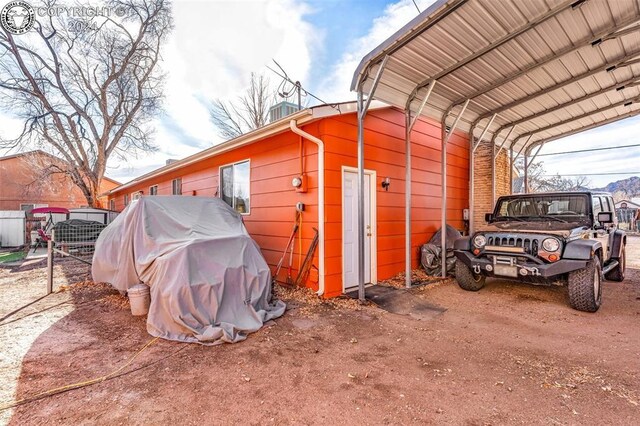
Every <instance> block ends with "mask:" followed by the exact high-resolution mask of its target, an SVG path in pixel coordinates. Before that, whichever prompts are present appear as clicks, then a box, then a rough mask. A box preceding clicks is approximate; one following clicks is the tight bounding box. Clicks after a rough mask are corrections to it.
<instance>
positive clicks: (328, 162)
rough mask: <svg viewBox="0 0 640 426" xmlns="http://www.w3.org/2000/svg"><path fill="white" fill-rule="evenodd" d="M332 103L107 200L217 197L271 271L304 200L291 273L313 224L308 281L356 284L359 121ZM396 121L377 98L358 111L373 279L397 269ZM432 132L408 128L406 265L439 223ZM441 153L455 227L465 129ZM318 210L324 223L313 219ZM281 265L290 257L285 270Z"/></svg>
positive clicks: (400, 127) (400, 209)
mask: <svg viewBox="0 0 640 426" xmlns="http://www.w3.org/2000/svg"><path fill="white" fill-rule="evenodd" d="M336 108H338V107H336V106H327V105H324V106H318V107H313V108H310V109H306V110H303V111H299V112H297V113H294V114H292V115H290V116H288V117H285V118H283V119H281V120H279V121H276V122H273V123H270V124H268V125H266V126H265V127H262V128H260V129H258V130H255V131H253V132H251V133H248V134H245V135H242V136H240V137H238V138H235V139H232V140H230V141H227V142H224V143H222V144H220V145H216V146H213V147H211V148H208V149H206V150H204V151H202V152H199V153H197V154H194V155H192V156H190V157H187V158H185V159H182V160H179V161H176V162H172V163H171V164H168V165H166V166H164V167H161V168H159V169H157V170H155V171H153V172H150V173H147V174H145V175H143V176H140V177H139V178H137V179H134V180H133V181H131V182H128V183H126V184H124V185H122V186H120V187H117V188H115V189H113V190H112V191H110V192H109V193H108V197H109V203H110V208H112V209H115V210H117V211H120V210H122V209H124V208H125V207H126V205H127V204H129V203H130V202H132V200H135V199H136V198H137V197H140V196H143V195H144V196H146V195H171V194H177V195H183V196H193V195H196V196H208V197H220V198H222V199H224V200H225V201H226V202H227V203H228V204H229V205H230V206H232V207H233V208H235V209H236V210H237V211H239V212H240V213H242V214H243V215H244V221H245V224H246V226H247V229H248V231H249V233H250V234H251V235H252V237H253V238H254V239H255V240H256V241H257V243H258V244H259V245H260V247H261V249H262V252H263V254H264V256H265V258H266V260H267V263H268V264H269V265H271V267H272V270H275V266H276V265H277V263H278V261H279V260H280V258H281V256H282V254H283V251H284V250H285V246H286V245H287V241H288V238H289V235H290V234H291V230H292V228H293V224H294V221H295V216H296V204H297V203H303V204H304V212H303V213H302V227H301V231H300V232H299V233H298V236H301V238H302V250H300V246H299V244H300V241H299V240H296V242H295V246H294V247H295V253H294V256H293V269H294V271H293V276H294V277H295V274H296V273H297V268H298V265H299V264H300V263H301V260H304V256H305V254H306V252H307V249H308V247H309V245H310V243H311V240H312V239H313V236H314V230H313V228H317V229H318V230H319V231H320V232H321V233H322V232H323V231H324V235H320V245H319V247H318V250H317V251H316V254H315V259H314V265H315V266H317V267H318V268H319V270H318V271H314V270H312V273H311V274H310V279H309V281H308V282H307V283H306V284H307V286H309V287H312V288H314V289H315V290H318V291H319V293H323V294H324V295H325V296H326V297H332V296H337V295H340V294H342V293H343V292H344V291H345V290H348V289H350V288H353V287H355V286H356V285H357V274H356V272H357V271H356V265H357V263H356V260H357V234H356V228H357V225H356V224H357V218H356V215H357V213H356V212H357V194H356V188H357V185H356V182H357V173H356V169H355V168H356V165H357V147H356V137H357V125H356V113H355V104H354V103H348V104H341V105H339V109H340V111H338V110H337V109H336ZM292 120H293V121H292ZM404 123H405V116H404V113H403V112H402V111H400V110H398V109H395V108H391V107H382V106H380V105H376V107H375V108H374V107H373V106H372V109H371V110H370V112H369V113H368V115H367V119H366V120H365V130H366V137H365V151H366V157H365V158H366V160H365V169H366V173H365V182H366V187H367V188H368V189H367V196H366V200H365V201H366V206H365V209H366V211H367V212H368V213H367V214H366V223H367V239H366V247H367V250H366V251H367V255H366V259H365V263H366V265H367V266H366V268H365V275H366V281H367V282H371V283H376V282H377V281H379V280H383V279H386V278H390V277H392V276H393V275H395V274H397V273H399V272H402V271H404V245H405V219H404V218H405V213H404V211H405V210H404V209H405V208H404V200H405V195H404V189H405V184H404V179H405V167H404V163H405V153H404V148H405V142H404V132H405V130H404ZM292 125H293V126H294V127H295V126H299V127H298V129H301V130H302V131H303V132H306V135H305V137H302V136H300V135H299V134H296V133H295V132H294V130H295V129H292V128H291V126H292ZM440 133H441V132H440V127H439V124H437V123H435V122H433V121H429V120H427V119H422V118H421V119H420V121H419V122H418V123H417V124H416V127H415V130H414V131H413V133H412V154H413V157H412V164H413V197H412V199H413V209H412V225H413V227H412V234H413V241H412V246H413V247H412V249H413V250H412V251H413V253H414V256H413V259H412V262H413V266H414V267H417V266H418V259H419V247H420V246H421V245H422V244H424V243H426V242H427V241H428V240H429V238H431V236H432V235H433V233H434V232H435V231H436V230H437V229H438V228H439V227H440V214H441V213H440V206H441V178H440V176H441V172H440V170H441V163H440V153H441V146H440ZM313 138H318V139H319V140H320V141H322V143H323V145H324V156H319V155H318V146H317V145H316V143H314V142H312V141H311V140H310V139H313ZM316 142H318V140H317V139H316ZM447 155H448V157H447V158H448V166H447V176H448V188H449V192H448V204H447V206H448V209H449V214H448V219H449V223H450V224H451V225H453V226H455V227H456V228H458V229H461V230H462V229H464V222H463V209H466V208H468V207H469V202H468V199H469V186H468V182H469V142H468V139H467V137H466V135H465V134H458V133H456V134H455V135H454V137H453V138H452V140H451V141H450V143H449V147H448V150H447ZM319 170H320V173H319V172H318V171H319ZM321 182H324V184H322V183H321ZM386 182H388V183H389V184H388V185H386ZM383 183H384V184H385V185H384V186H383ZM294 184H296V185H300V186H299V187H295V186H294ZM485 186H486V185H485ZM319 187H320V188H321V189H323V191H322V190H321V191H319V190H318V189H319ZM322 197H324V202H322ZM322 210H324V212H323V213H322V212H321V211H322ZM319 215H320V217H323V218H324V222H320V223H319V222H318V217H319ZM203 220H206V218H203ZM300 252H302V253H300ZM288 266H289V256H287V258H286V260H285V268H283V269H288ZM281 278H282V275H281Z"/></svg>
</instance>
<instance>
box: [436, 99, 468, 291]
mask: <svg viewBox="0 0 640 426" xmlns="http://www.w3.org/2000/svg"><path fill="white" fill-rule="evenodd" d="M467 106H469V99H467V100H466V101H464V105H462V109H461V110H460V114H458V116H457V117H456V119H455V121H454V122H453V124H452V125H451V128H450V129H449V131H448V132H447V116H448V115H449V113H450V112H451V108H449V109H447V112H445V113H444V115H443V116H442V147H441V154H442V157H441V166H442V169H441V173H442V176H441V178H442V211H441V213H442V216H441V220H440V230H441V231H440V237H441V238H440V244H441V246H440V247H441V250H440V263H441V264H442V278H447V143H449V139H450V138H451V135H453V132H454V131H455V130H456V127H457V126H458V122H459V121H460V119H461V118H462V116H463V115H464V112H465V111H466V110H467Z"/></svg>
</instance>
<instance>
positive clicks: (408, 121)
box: [404, 80, 436, 288]
mask: <svg viewBox="0 0 640 426" xmlns="http://www.w3.org/2000/svg"><path fill="white" fill-rule="evenodd" d="M435 84H436V81H435V80H433V81H431V83H429V88H428V89H427V93H426V94H425V95H424V99H423V100H422V103H421V104H420V108H418V111H416V113H415V116H414V117H413V119H412V118H411V102H412V101H413V99H409V100H408V101H407V106H406V109H405V124H404V128H405V141H404V142H405V156H406V159H405V196H404V197H405V216H404V220H405V253H404V259H405V260H404V272H405V286H406V287H407V288H410V287H411V195H412V191H411V179H412V177H411V131H412V130H413V126H415V124H416V121H418V117H420V114H422V110H423V109H424V107H425V105H426V104H427V101H428V100H429V97H430V96H431V92H432V91H433V87H434V86H435Z"/></svg>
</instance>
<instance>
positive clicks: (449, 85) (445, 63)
mask: <svg viewBox="0 0 640 426" xmlns="http://www.w3.org/2000/svg"><path fill="white" fill-rule="evenodd" d="M639 22H640V5H639V4H638V1H637V0H578V1H576V0H571V1H566V0H439V1H437V2H436V3H434V4H433V5H432V6H431V7H429V8H428V9H427V10H425V11H424V12H422V13H420V14H419V15H418V16H417V17H416V18H415V19H413V20H412V21H411V22H409V24H407V25H406V26H405V27H404V28H402V29H400V30H399V31H398V32H396V33H395V34H394V35H393V36H391V37H390V38H389V39H387V40H386V41H385V42H384V43H382V44H381V45H380V46H378V47H377V48H376V49H374V50H373V51H372V52H370V53H369V54H368V55H366V56H365V57H364V58H363V59H362V61H361V62H360V64H359V65H358V67H357V69H356V71H355V73H354V76H353V81H352V86H351V89H352V90H355V91H357V95H358V122H359V129H358V130H359V131H358V170H359V178H360V180H359V182H360V184H359V188H358V189H359V209H358V213H359V214H358V228H359V232H358V234H359V240H358V243H359V263H358V266H359V267H358V276H359V288H360V291H359V294H360V298H361V299H364V256H363V255H364V200H363V197H362V194H363V187H364V154H365V153H364V134H363V131H362V130H363V121H364V118H365V116H366V113H367V109H368V105H369V102H370V101H371V100H372V99H378V100H381V101H384V102H386V103H388V104H391V105H393V106H396V107H398V108H402V109H403V110H405V114H406V132H405V134H406V137H405V144H406V188H405V190H406V201H405V203H406V210H405V211H406V214H405V216H406V217H405V220H406V244H405V245H406V249H405V250H406V254H405V256H406V257H405V259H406V276H407V286H410V284H411V283H410V279H411V278H410V277H411V252H410V250H411V152H410V149H411V146H410V143H409V141H410V136H411V130H412V128H413V124H414V123H415V117H417V116H418V115H421V114H422V115H425V116H428V117H430V118H432V119H435V120H437V121H438V122H440V123H441V126H442V139H441V140H442V160H441V161H442V203H443V204H442V221H441V222H442V227H443V228H444V227H445V225H446V209H447V206H446V199H447V198H446V196H447V182H446V167H447V163H446V148H447V141H448V139H449V137H450V135H451V134H452V133H453V131H454V130H456V129H459V130H462V131H464V132H467V133H468V134H469V136H470V140H471V144H470V167H471V170H470V179H471V182H470V185H469V187H470V196H469V201H470V208H471V209H473V200H474V194H473V191H474V184H473V175H474V171H473V167H474V166H473V154H474V152H475V150H476V148H477V147H478V146H479V145H480V143H482V142H485V141H486V142H488V143H491V144H492V145H491V147H492V148H491V149H492V152H493V154H494V155H493V156H492V158H493V166H492V168H493V169H494V171H493V173H494V178H493V182H492V193H493V194H494V198H495V158H496V156H497V153H498V152H500V151H501V150H503V149H507V150H508V151H509V152H510V158H511V160H512V161H514V160H515V158H517V157H518V156H519V155H524V158H525V170H526V165H527V160H528V157H529V156H530V155H531V153H532V150H533V149H535V148H536V147H541V146H542V145H544V144H545V143H547V142H549V141H552V140H556V139H559V138H562V137H565V136H568V135H571V134H575V133H578V132H581V131H584V130H587V129H591V128H594V127H598V126H602V125H605V124H609V123H612V122H615V121H618V120H621V119H624V118H627V117H632V116H635V115H638V114H640V31H638V30H640V25H639ZM539 149H540V148H538V151H539ZM534 156H535V155H534ZM525 181H526V174H525ZM471 218H473V212H472V214H471ZM470 226H471V228H470V231H472V230H473V223H472V220H471V223H470ZM442 235H443V241H442V245H443V246H444V237H445V233H444V232H443V233H442ZM443 255H444V251H443ZM442 263H443V268H442V269H443V271H442V273H443V276H444V274H445V266H444V262H442Z"/></svg>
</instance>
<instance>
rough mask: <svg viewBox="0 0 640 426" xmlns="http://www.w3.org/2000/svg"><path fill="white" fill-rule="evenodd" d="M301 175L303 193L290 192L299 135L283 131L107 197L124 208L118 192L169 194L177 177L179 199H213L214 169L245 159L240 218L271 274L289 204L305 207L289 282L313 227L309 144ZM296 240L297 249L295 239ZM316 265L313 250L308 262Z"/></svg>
mask: <svg viewBox="0 0 640 426" xmlns="http://www.w3.org/2000/svg"><path fill="white" fill-rule="evenodd" d="M305 130H307V131H309V132H312V133H317V132H318V131H317V124H311V125H309V126H307V127H305ZM303 146H304V155H303V158H304V161H303V166H304V171H305V173H306V176H307V189H308V191H307V192H306V193H300V192H296V191H295V189H294V188H293V186H292V185H291V181H292V179H293V178H294V177H296V176H299V175H300V156H299V153H300V145H299V137H298V136H297V135H295V134H293V133H291V132H286V133H282V134H278V135H275V136H272V137H270V138H266V139H264V140H261V141H259V142H256V143H254V144H252V145H249V146H245V147H242V148H238V149H235V150H233V151H230V152H227V153H224V154H221V155H219V156H216V157H214V158H210V159H206V160H202V161H199V162H196V163H193V164H190V165H187V166H185V167H181V168H180V169H178V170H175V171H171V172H167V173H165V174H163V175H161V176H159V177H156V178H154V179H150V180H148V181H145V182H144V183H140V184H138V185H135V186H132V187H129V188H125V189H123V190H121V191H116V192H115V193H113V194H111V195H110V197H109V198H110V199H115V200H116V210H119V211H120V210H122V209H124V194H129V197H130V200H131V196H132V194H134V193H135V192H138V191H142V192H143V195H147V194H149V187H150V186H151V185H158V195H171V193H172V183H171V182H172V180H173V179H176V178H182V195H183V196H190V195H197V196H207V197H213V196H217V193H218V183H219V180H218V179H219V168H220V166H224V165H227V164H232V163H236V162H239V161H243V160H250V180H251V182H250V205H251V208H250V213H249V214H247V215H244V216H243V219H244V222H245V225H246V226H247V230H248V231H249V233H250V234H251V236H252V237H253V238H254V239H255V240H256V242H257V243H258V245H259V246H260V248H261V249H262V254H263V255H264V257H265V259H266V260H267V263H268V264H269V265H270V266H271V269H272V272H273V271H275V267H276V265H277V264H278V261H279V260H280V257H281V256H282V253H283V251H284V249H285V246H286V244H287V241H288V239H289V235H290V234H291V231H292V229H293V225H294V221H295V215H296V213H295V212H296V210H295V205H296V203H298V202H302V203H304V204H305V211H304V213H303V214H302V227H301V229H300V230H299V231H298V234H297V237H298V238H297V239H296V242H295V247H294V256H293V268H292V276H293V278H295V277H296V276H297V272H298V265H299V263H301V262H302V261H304V256H305V255H306V252H307V250H308V249H309V246H310V244H311V240H312V239H313V236H314V231H313V229H312V228H314V227H316V228H317V226H318V225H317V223H318V199H317V188H318V173H317V170H318V153H317V147H316V145H315V144H313V143H310V142H306V141H305V142H304V145H303ZM299 238H301V239H302V251H300V240H299ZM313 263H314V265H318V250H316V255H315V258H314V262H313ZM288 266H289V256H288V255H287V258H286V262H285V266H284V267H283V269H282V272H281V273H280V275H279V276H280V278H281V279H284V278H285V277H286V275H287V270H288ZM310 277H311V279H310V280H309V282H308V283H307V284H308V285H309V286H310V287H312V288H314V289H316V290H317V273H315V274H314V273H312V274H310Z"/></svg>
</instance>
